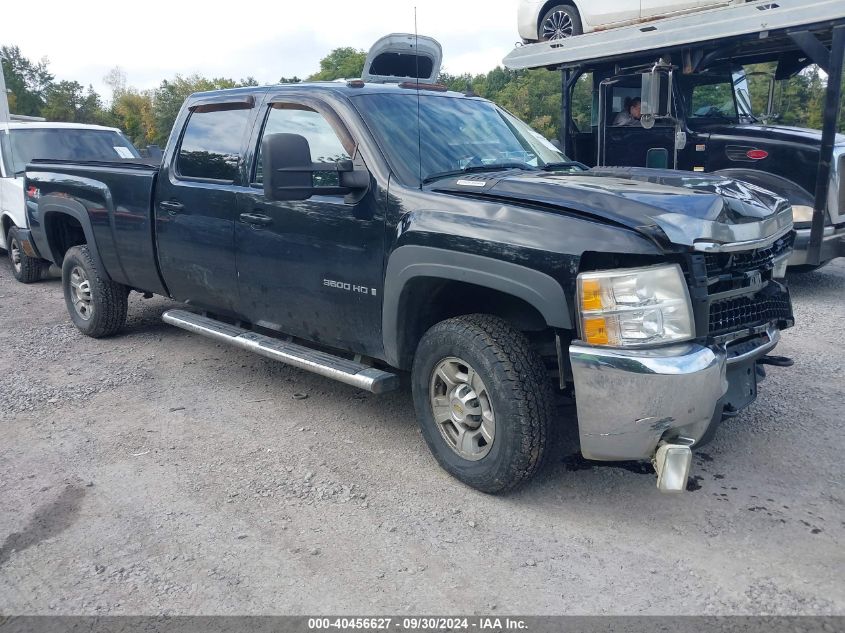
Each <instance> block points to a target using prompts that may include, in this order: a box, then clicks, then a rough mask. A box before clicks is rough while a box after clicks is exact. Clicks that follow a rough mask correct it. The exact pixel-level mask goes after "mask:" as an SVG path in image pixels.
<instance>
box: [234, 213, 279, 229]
mask: <svg viewBox="0 0 845 633" xmlns="http://www.w3.org/2000/svg"><path fill="white" fill-rule="evenodd" d="M240 220H241V222H243V223H244V224H249V225H250V226H252V227H256V228H258V227H262V226H270V225H271V224H273V218H271V217H270V216H269V215H264V214H263V213H241V216H240Z"/></svg>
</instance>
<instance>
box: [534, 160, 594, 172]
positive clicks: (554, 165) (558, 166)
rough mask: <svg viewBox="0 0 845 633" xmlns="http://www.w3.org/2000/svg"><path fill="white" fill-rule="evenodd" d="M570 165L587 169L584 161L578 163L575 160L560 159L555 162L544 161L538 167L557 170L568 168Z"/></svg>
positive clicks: (545, 169)
mask: <svg viewBox="0 0 845 633" xmlns="http://www.w3.org/2000/svg"><path fill="white" fill-rule="evenodd" d="M572 167H577V168H578V169H583V170H587V169H589V167H587V166H586V165H585V164H584V163H579V162H578V161H577V160H562V161H560V162H557V163H546V164H545V165H543V166H542V167H540V169H542V170H543V171H557V170H558V169H569V168H572Z"/></svg>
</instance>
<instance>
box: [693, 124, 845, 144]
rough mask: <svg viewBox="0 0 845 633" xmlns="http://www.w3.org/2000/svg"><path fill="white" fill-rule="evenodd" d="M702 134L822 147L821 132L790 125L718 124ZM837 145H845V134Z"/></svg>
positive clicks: (705, 129)
mask: <svg viewBox="0 0 845 633" xmlns="http://www.w3.org/2000/svg"><path fill="white" fill-rule="evenodd" d="M699 131H700V132H703V133H707V134H724V135H728V136H731V137H746V138H759V139H761V140H763V141H783V142H788V143H798V144H799V145H809V146H811V147H821V144H822V133H821V130H812V129H809V128H803V127H794V126H790V125H730V124H724V123H716V124H713V125H708V126H706V127H703V128H700V130H699ZM835 144H836V145H845V134H837V135H836V140H835Z"/></svg>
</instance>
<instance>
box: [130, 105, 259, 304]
mask: <svg viewBox="0 0 845 633" xmlns="http://www.w3.org/2000/svg"><path fill="white" fill-rule="evenodd" d="M253 105H254V99H253V98H252V97H251V96H250V97H247V98H243V99H240V100H230V101H226V100H224V101H212V102H211V103H205V102H200V103H198V104H196V105H195V106H192V107H191V109H190V112H189V114H188V118H187V121H186V123H185V124H184V127H183V129H182V135H181V137H180V138H179V141H178V146H177V148H176V150H175V151H174V152H173V153H172V154H171V155H170V156H168V158H169V160H166V164H165V165H163V166H162V171H161V174H160V176H159V180H158V184H157V186H156V194H155V200H154V205H155V217H156V239H157V246H158V259H159V266H160V268H161V273H162V277H163V279H164V282H165V284H166V285H167V288H168V290H169V291H170V294H171V296H172V297H173V298H175V299H178V300H180V301H187V302H189V303H191V304H193V305H197V306H200V307H202V308H205V309H208V310H211V311H218V312H223V313H236V312H237V303H238V301H237V299H238V284H237V273H236V269H235V220H236V218H237V198H236V191H237V190H238V188H240V187H241V180H242V176H241V161H242V156H243V154H244V150H245V147H246V142H247V138H248V134H249V130H250V123H251V122H252V117H253ZM143 237H144V236H140V235H139V236H138V239H143Z"/></svg>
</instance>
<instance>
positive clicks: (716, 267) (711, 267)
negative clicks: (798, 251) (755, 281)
mask: <svg viewBox="0 0 845 633" xmlns="http://www.w3.org/2000/svg"><path fill="white" fill-rule="evenodd" d="M794 240H795V234H794V233H792V232H790V233H788V234H787V235H784V236H783V237H782V238H780V239H779V240H777V241H776V242H775V243H774V244H772V245H771V246H767V247H766V248H759V249H757V250H756V251H743V252H741V253H709V254H708V255H706V256H705V260H704V262H705V264H706V265H707V276H708V277H719V276H724V275H734V274H745V273H747V272H751V271H754V270H759V271H761V272H766V271H769V270H771V269H772V268H774V265H775V263H774V262H775V259H777V258H778V257H779V256H780V255H784V254H785V253H786V251H788V250H789V249H790V248H792V242H793V241H794Z"/></svg>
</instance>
